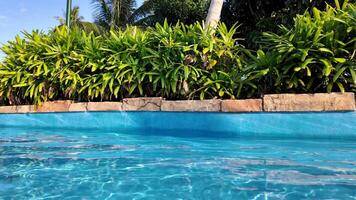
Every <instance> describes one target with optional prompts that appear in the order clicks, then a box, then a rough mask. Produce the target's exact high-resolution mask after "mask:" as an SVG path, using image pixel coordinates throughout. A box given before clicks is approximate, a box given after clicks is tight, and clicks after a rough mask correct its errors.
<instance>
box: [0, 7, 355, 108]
mask: <svg viewBox="0 0 356 200" xmlns="http://www.w3.org/2000/svg"><path fill="white" fill-rule="evenodd" d="M237 31H238V26H234V27H232V28H230V29H228V28H227V27H226V26H225V25H224V24H220V26H219V27H218V28H217V29H216V30H205V29H204V28H203V27H202V26H201V25H200V24H199V23H196V24H194V25H189V26H188V25H184V24H181V23H178V24H176V25H175V26H169V25H168V24H167V23H164V24H163V25H160V24H157V25H156V26H155V27H150V28H147V29H146V30H142V29H140V28H137V27H127V28H126V29H125V30H121V31H111V32H110V33H109V34H106V35H101V36H95V35H94V34H93V33H86V32H84V31H82V30H78V29H73V30H71V31H68V30H67V29H66V27H57V28H56V29H55V30H53V31H50V32H49V33H43V32H40V31H33V32H32V33H27V32H25V33H24V34H23V35H24V36H23V38H21V37H19V36H17V37H16V39H15V40H14V41H9V42H8V44H6V45H4V46H3V47H2V51H3V52H4V53H5V54H6V57H5V59H4V60H3V61H2V62H0V79H1V82H0V103H1V104H3V105H5V104H6V105H7V104H36V103H40V102H43V101H48V100H58V99H71V100H76V101H108V100H121V99H122V98H125V97H140V96H150V97H152V96H160V97H165V98H167V99H210V98H223V99H235V98H251V97H259V96H261V95H262V94H265V93H279V92H303V93H305V92H332V91H342V92H343V91H355V87H356V86H355V85H356V74H355V73H356V59H355V57H356V55H355V51H356V50H355V49H356V6H355V4H350V3H344V5H337V7H336V8H333V7H330V6H329V7H328V8H327V9H326V11H320V10H317V9H314V10H313V14H309V12H306V13H305V14H304V15H300V16H297V17H296V19H295V25H294V28H292V29H290V30H287V29H286V28H284V27H281V34H272V33H264V35H263V36H262V39H261V43H260V50H258V51H257V52H255V51H252V50H247V49H245V48H244V47H243V46H241V45H239V43H238V39H237V37H236V36H237V35H238V32H237Z"/></svg>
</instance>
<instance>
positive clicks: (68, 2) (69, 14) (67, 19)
mask: <svg viewBox="0 0 356 200" xmlns="http://www.w3.org/2000/svg"><path fill="white" fill-rule="evenodd" d="M71 11H72V0H67V12H66V14H67V16H66V25H67V27H68V28H69V27H70V20H71V19H70V16H71Z"/></svg>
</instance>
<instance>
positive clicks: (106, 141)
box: [0, 112, 356, 199]
mask: <svg viewBox="0 0 356 200" xmlns="http://www.w3.org/2000/svg"><path fill="white" fill-rule="evenodd" d="M355 120H356V114H355V112H346V113H291V114H282V113H269V114H265V113H256V114H218V113H204V114H203V113H161V112H158V113H153V112H142V113H136V112H132V113H124V112H93V113H56V114H53V113H52V114H22V115H21V114H11V115H0V199H31V198H32V199H80V198H81V199H355V198H356V133H355V132H356V131H355V130H356V124H355Z"/></svg>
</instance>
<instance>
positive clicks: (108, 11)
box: [93, 0, 136, 29]
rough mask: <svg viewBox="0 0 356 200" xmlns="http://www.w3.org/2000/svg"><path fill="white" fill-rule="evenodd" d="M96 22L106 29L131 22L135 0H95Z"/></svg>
mask: <svg viewBox="0 0 356 200" xmlns="http://www.w3.org/2000/svg"><path fill="white" fill-rule="evenodd" d="M93 5H94V7H95V12H94V18H95V23H96V24H98V25H100V26H102V27H105V28H106V29H110V28H111V29H117V28H119V27H122V26H125V25H126V24H128V23H129V18H130V16H131V14H132V13H133V11H134V6H135V5H136V1H135V0H93Z"/></svg>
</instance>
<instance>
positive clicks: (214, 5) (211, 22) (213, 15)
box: [205, 0, 224, 28]
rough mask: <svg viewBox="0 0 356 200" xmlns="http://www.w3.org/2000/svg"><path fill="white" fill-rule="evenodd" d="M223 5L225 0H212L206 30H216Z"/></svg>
mask: <svg viewBox="0 0 356 200" xmlns="http://www.w3.org/2000/svg"><path fill="white" fill-rule="evenodd" d="M223 4H224V0H211V2H210V7H209V12H208V16H207V17H206V20H205V28H208V27H209V26H210V27H212V28H216V26H217V25H218V22H219V20H220V15H221V10H222V7H223Z"/></svg>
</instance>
